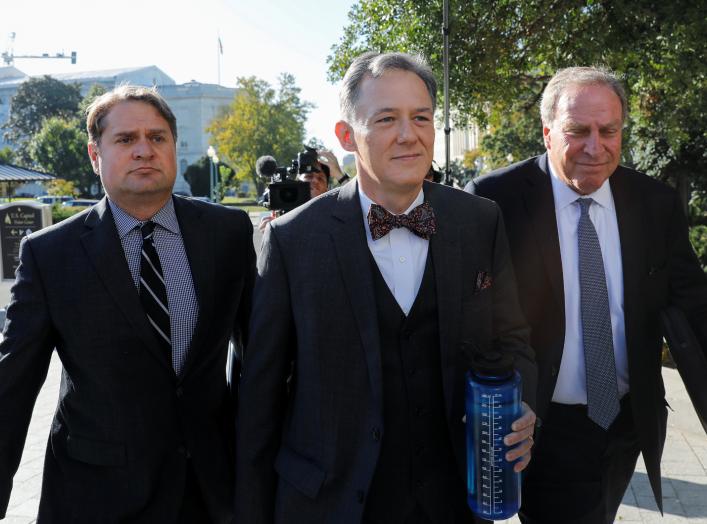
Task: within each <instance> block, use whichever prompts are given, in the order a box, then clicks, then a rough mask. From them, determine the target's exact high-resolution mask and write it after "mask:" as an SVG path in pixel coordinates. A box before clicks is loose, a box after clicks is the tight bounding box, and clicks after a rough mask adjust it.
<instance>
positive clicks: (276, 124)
mask: <svg viewBox="0 0 707 524" xmlns="http://www.w3.org/2000/svg"><path fill="white" fill-rule="evenodd" d="M237 87H238V88H239V89H238V91H237V93H236V96H235V98H234V100H233V102H232V103H231V105H230V107H229V108H228V110H227V111H226V112H225V113H224V114H223V115H221V116H219V117H217V118H216V119H215V120H214V121H213V122H212V123H211V125H210V126H209V127H208V131H209V132H210V133H211V136H212V138H213V141H214V145H215V146H216V148H217V149H218V153H219V156H220V157H223V159H224V160H225V161H226V162H227V163H228V164H229V165H230V166H231V167H232V168H233V169H234V171H235V173H236V178H237V179H238V180H244V179H249V178H250V179H252V180H253V182H254V183H255V185H256V186H257V188H258V192H262V190H263V188H264V185H265V181H263V180H261V179H259V178H258V177H257V175H256V173H255V162H256V160H257V159H258V158H259V157H261V156H263V155H272V156H274V157H275V158H276V159H277V160H278V162H279V163H280V164H289V163H290V161H291V159H292V158H294V157H296V156H297V153H298V152H299V151H301V149H302V143H303V142H304V138H305V127H304V126H305V122H306V120H307V115H308V113H309V111H310V109H311V108H312V107H313V105H312V104H311V103H309V102H306V101H302V100H301V99H300V88H299V87H297V86H296V85H295V78H294V77H293V76H292V75H290V74H287V73H283V74H282V75H280V77H279V85H278V87H277V90H276V89H274V88H273V87H271V86H270V84H268V83H267V82H265V81H264V80H260V79H258V78H255V77H248V78H239V79H238V81H237Z"/></svg>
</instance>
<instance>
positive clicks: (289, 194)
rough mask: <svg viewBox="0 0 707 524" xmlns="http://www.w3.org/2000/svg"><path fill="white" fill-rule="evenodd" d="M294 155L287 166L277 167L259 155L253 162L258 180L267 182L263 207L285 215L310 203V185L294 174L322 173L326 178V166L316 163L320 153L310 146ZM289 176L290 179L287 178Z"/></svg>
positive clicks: (273, 159)
mask: <svg viewBox="0 0 707 524" xmlns="http://www.w3.org/2000/svg"><path fill="white" fill-rule="evenodd" d="M304 148H305V150H304V151H302V152H301V153H298V154H297V158H295V159H293V160H292V164H291V165H290V167H285V166H278V165H277V161H276V160H275V158H273V157H272V156H269V155H267V156H261V157H260V158H258V160H257V161H256V163H255V171H256V173H257V174H258V176H260V177H261V178H264V179H266V180H269V181H270V184H268V190H267V193H266V194H264V195H263V197H265V196H266V195H268V198H267V199H265V198H263V200H262V204H263V205H264V206H265V207H267V208H268V209H270V210H272V211H282V212H287V211H291V210H293V209H295V208H296V207H298V206H300V205H302V204H304V203H305V202H307V201H308V200H309V195H310V192H309V182H300V181H298V180H295V178H296V177H297V175H302V174H305V173H311V172H313V171H319V170H322V171H324V173H325V174H326V175H327V177H328V176H329V168H328V166H325V165H322V164H320V163H319V160H318V158H319V153H318V152H317V150H316V149H315V148H313V147H309V146H304ZM288 176H290V177H292V178H288Z"/></svg>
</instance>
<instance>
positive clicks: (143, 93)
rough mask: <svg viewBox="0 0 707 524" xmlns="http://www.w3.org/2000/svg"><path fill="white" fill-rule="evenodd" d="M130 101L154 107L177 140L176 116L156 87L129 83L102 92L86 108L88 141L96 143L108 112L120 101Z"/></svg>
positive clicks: (99, 138)
mask: <svg viewBox="0 0 707 524" xmlns="http://www.w3.org/2000/svg"><path fill="white" fill-rule="evenodd" d="M130 101H133V102H144V103H146V104H150V105H151V106H152V107H154V108H155V109H156V110H157V112H158V113H159V114H160V115H161V116H162V118H164V119H165V120H166V121H167V124H169V129H170V131H172V137H173V138H174V142H175V143H176V142H177V118H176V117H175V116H174V113H172V110H171V109H170V108H169V105H167V101H166V100H165V99H164V98H162V96H161V95H160V94H159V93H158V92H157V88H156V87H142V86H135V85H130V84H124V85H121V86H118V87H116V88H115V89H113V90H112V91H108V92H107V93H104V94H102V95H101V96H99V97H98V98H96V99H95V100H94V101H93V102H91V105H89V106H88V107H87V108H86V130H87V131H88V139H89V141H90V142H93V143H94V144H98V143H99V142H100V140H101V135H102V134H103V131H104V130H105V118H106V117H107V116H108V113H110V111H111V109H113V108H114V107H115V106H116V105H118V104H119V103H120V102H130Z"/></svg>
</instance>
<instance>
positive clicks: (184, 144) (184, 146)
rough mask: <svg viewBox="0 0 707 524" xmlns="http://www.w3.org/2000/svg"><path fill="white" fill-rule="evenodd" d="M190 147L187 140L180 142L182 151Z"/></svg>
mask: <svg viewBox="0 0 707 524" xmlns="http://www.w3.org/2000/svg"><path fill="white" fill-rule="evenodd" d="M188 145H189V144H187V141H186V140H182V141H181V142H179V147H181V148H182V149H186V148H187V146H188Z"/></svg>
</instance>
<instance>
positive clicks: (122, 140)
mask: <svg viewBox="0 0 707 524" xmlns="http://www.w3.org/2000/svg"><path fill="white" fill-rule="evenodd" d="M131 141H132V138H131V137H129V136H121V137H120V138H118V143H119V144H129V143H130V142H131Z"/></svg>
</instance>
